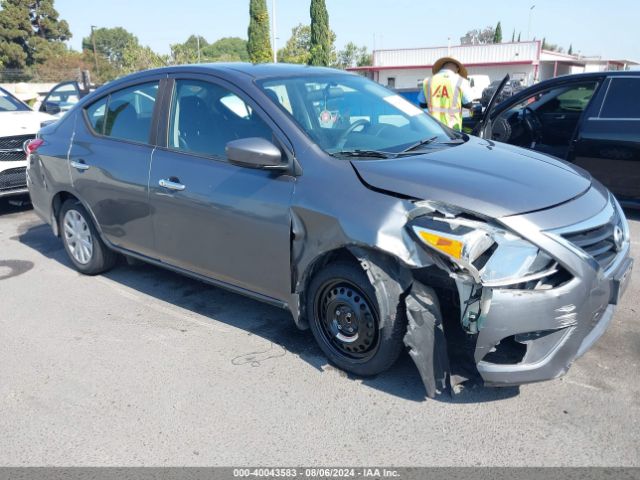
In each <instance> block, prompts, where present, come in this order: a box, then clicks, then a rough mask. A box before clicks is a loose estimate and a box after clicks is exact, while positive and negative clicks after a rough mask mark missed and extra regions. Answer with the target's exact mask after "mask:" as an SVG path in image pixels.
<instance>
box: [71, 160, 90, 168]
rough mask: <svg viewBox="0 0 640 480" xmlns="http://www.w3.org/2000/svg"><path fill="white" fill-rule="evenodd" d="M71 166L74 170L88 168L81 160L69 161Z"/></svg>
mask: <svg viewBox="0 0 640 480" xmlns="http://www.w3.org/2000/svg"><path fill="white" fill-rule="evenodd" d="M71 166H72V167H73V168H75V169H76V170H89V168H90V167H89V165H87V164H86V163H84V162H83V161H80V162H74V161H71Z"/></svg>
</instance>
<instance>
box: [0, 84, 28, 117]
mask: <svg viewBox="0 0 640 480" xmlns="http://www.w3.org/2000/svg"><path fill="white" fill-rule="evenodd" d="M28 110H29V107H27V106H26V105H25V104H24V103H22V102H21V101H20V100H18V99H17V98H15V97H14V96H13V95H11V94H10V93H9V92H7V91H6V90H5V89H3V88H0V112H18V111H28Z"/></svg>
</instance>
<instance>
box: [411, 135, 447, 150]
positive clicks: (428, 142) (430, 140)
mask: <svg viewBox="0 0 640 480" xmlns="http://www.w3.org/2000/svg"><path fill="white" fill-rule="evenodd" d="M438 138H440V135H436V136H435V137H431V138H426V139H424V140H420V141H419V142H416V143H414V144H413V145H411V146H410V147H409V148H405V149H404V150H403V151H402V153H407V152H411V151H413V150H415V149H416V148H419V147H422V146H424V145H429V144H430V143H433V142H435V141H436V140H438Z"/></svg>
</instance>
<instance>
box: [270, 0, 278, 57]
mask: <svg viewBox="0 0 640 480" xmlns="http://www.w3.org/2000/svg"><path fill="white" fill-rule="evenodd" d="M271 22H272V23H273V63H278V36H277V35H278V34H277V31H276V30H277V28H278V27H277V25H278V24H277V22H276V0H271Z"/></svg>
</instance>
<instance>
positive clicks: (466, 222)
mask: <svg viewBox="0 0 640 480" xmlns="http://www.w3.org/2000/svg"><path fill="white" fill-rule="evenodd" d="M410 226H411V229H412V230H413V232H414V234H415V235H416V236H417V238H418V239H419V240H420V241H421V242H422V243H423V244H424V245H425V246H427V247H428V248H430V249H432V250H435V251H437V252H438V253H440V254H442V255H444V256H445V257H446V258H448V259H449V260H451V262H453V264H455V265H456V266H457V267H458V269H460V270H462V271H463V272H464V273H468V274H470V275H471V276H472V277H473V279H474V280H475V281H476V282H477V283H480V284H482V285H483V286H485V287H506V286H510V285H517V284H526V283H529V282H533V281H539V280H541V279H543V278H545V277H549V276H551V275H553V274H555V273H557V272H558V271H559V270H558V264H557V263H556V262H555V261H554V260H553V259H552V258H551V257H549V256H548V255H547V254H546V253H544V252H542V251H541V250H540V249H539V248H538V247H536V246H535V245H533V244H532V243H530V242H528V241H527V240H525V239H523V238H521V237H520V236H518V235H516V234H514V233H512V232H510V231H508V230H506V229H504V228H501V227H498V226H494V225H490V224H488V223H486V222H483V221H478V220H470V219H467V218H460V217H451V218H450V217H439V216H431V215H427V216H420V217H417V218H415V219H414V220H413V221H412V222H411V223H410ZM534 288H538V287H536V286H535V285H534Z"/></svg>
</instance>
